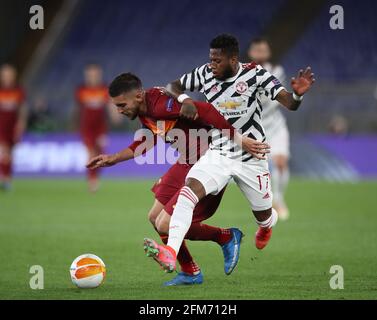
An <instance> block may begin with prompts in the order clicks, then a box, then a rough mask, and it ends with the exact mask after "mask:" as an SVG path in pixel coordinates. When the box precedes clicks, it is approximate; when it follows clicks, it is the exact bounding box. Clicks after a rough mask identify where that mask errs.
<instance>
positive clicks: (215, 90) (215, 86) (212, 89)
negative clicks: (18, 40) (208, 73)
mask: <svg viewBox="0 0 377 320" xmlns="http://www.w3.org/2000/svg"><path fill="white" fill-rule="evenodd" d="M210 92H219V88H218V87H217V84H214V85H213V86H212V88H211V90H210Z"/></svg>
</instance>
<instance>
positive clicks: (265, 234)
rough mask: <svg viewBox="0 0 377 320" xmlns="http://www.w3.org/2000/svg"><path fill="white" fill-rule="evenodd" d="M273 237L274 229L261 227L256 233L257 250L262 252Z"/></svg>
mask: <svg viewBox="0 0 377 320" xmlns="http://www.w3.org/2000/svg"><path fill="white" fill-rule="evenodd" d="M271 235H272V228H262V227H259V228H258V231H257V232H256V233H255V246H256V247H257V249H259V250H262V249H263V248H264V247H265V246H266V245H267V244H268V241H269V240H270V238H271Z"/></svg>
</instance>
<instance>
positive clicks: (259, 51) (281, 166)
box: [248, 38, 290, 220]
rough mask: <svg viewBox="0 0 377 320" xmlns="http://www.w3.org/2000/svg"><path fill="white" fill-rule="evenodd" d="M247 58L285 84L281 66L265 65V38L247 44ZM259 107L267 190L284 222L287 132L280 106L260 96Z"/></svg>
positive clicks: (268, 52)
mask: <svg viewBox="0 0 377 320" xmlns="http://www.w3.org/2000/svg"><path fill="white" fill-rule="evenodd" d="M248 57H249V58H250V60H251V61H254V62H255V63H257V64H259V65H261V66H262V67H263V68H264V69H266V70H267V71H268V72H270V73H271V74H273V75H274V76H275V77H276V78H278V79H279V81H280V82H281V83H283V84H284V83H285V80H286V79H285V73H284V69H283V67H282V66H281V65H273V64H271V63H270V62H269V60H270V58H271V47H270V44H269V43H268V41H267V40H266V39H263V38H255V39H253V40H252V41H251V43H250V46H249V50H248ZM261 102H262V105H263V114H262V123H263V128H264V130H265V132H266V137H267V142H268V144H269V145H270V146H271V154H270V155H271V160H272V168H271V187H272V192H273V194H274V198H273V208H275V209H276V211H277V213H278V215H279V219H280V220H286V219H288V217H289V210H288V207H287V205H286V202H285V199H284V194H285V190H286V188H287V185H288V182H289V167H288V160H289V155H290V153H289V131H288V126H287V122H286V120H285V117H284V115H283V114H282V112H281V111H280V107H281V105H280V103H279V102H278V101H276V100H270V99H268V98H267V97H265V96H262V97H261Z"/></svg>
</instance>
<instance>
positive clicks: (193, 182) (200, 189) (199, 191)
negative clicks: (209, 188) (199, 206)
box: [186, 178, 206, 200]
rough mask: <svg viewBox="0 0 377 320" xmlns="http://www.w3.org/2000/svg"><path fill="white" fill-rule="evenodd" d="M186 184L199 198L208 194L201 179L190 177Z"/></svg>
mask: <svg viewBox="0 0 377 320" xmlns="http://www.w3.org/2000/svg"><path fill="white" fill-rule="evenodd" d="M186 186H187V187H189V188H190V189H191V190H192V192H194V193H195V195H196V196H197V197H198V199H199V200H200V199H202V198H204V197H205V196H206V190H205V188H204V186H203V185H202V183H201V182H200V181H199V180H197V179H195V178H188V179H187V180H186Z"/></svg>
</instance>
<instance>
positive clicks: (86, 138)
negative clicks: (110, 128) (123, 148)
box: [81, 129, 106, 149]
mask: <svg viewBox="0 0 377 320" xmlns="http://www.w3.org/2000/svg"><path fill="white" fill-rule="evenodd" d="M81 138H82V141H83V143H84V144H85V146H86V147H87V148H90V149H92V148H95V147H98V146H100V147H104V144H105V139H106V130H105V129H100V130H81Z"/></svg>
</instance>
